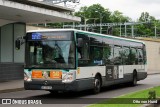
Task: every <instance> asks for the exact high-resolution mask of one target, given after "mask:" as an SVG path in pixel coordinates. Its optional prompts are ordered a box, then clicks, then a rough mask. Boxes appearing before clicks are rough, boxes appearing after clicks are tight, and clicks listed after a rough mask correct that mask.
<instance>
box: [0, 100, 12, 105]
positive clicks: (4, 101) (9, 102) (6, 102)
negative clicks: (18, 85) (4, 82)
mask: <svg viewBox="0 0 160 107" xmlns="http://www.w3.org/2000/svg"><path fill="white" fill-rule="evenodd" d="M2 104H11V99H2Z"/></svg>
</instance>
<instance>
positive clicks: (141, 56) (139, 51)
mask: <svg viewBox="0 0 160 107" xmlns="http://www.w3.org/2000/svg"><path fill="white" fill-rule="evenodd" d="M138 64H143V51H142V49H138Z"/></svg>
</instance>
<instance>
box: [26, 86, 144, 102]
mask: <svg viewBox="0 0 160 107" xmlns="http://www.w3.org/2000/svg"><path fill="white" fill-rule="evenodd" d="M141 85H143V84H138V85H137V86H135V87H138V86H141ZM124 88H131V86H128V85H126V84H120V85H112V86H107V87H103V88H101V92H100V93H99V94H103V93H106V92H110V91H113V90H114V91H115V90H117V91H118V90H119V89H124ZM95 95H96V94H94V93H93V92H92V90H85V91H80V92H60V93H55V94H51V93H48V94H43V95H37V96H32V97H28V98H34V99H76V98H83V97H85V96H95Z"/></svg>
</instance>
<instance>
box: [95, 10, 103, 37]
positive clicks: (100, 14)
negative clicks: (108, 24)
mask: <svg viewBox="0 0 160 107" xmlns="http://www.w3.org/2000/svg"><path fill="white" fill-rule="evenodd" d="M95 12H96V13H99V12H98V11H95ZM99 17H100V34H101V33H102V13H99Z"/></svg>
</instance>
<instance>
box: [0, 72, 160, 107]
mask: <svg viewBox="0 0 160 107" xmlns="http://www.w3.org/2000/svg"><path fill="white" fill-rule="evenodd" d="M158 85H159V86H160V74H157V75H149V76H148V77H147V78H146V79H145V80H141V81H139V82H138V85H137V86H135V87H129V86H127V85H126V84H124V85H114V86H110V87H105V88H103V89H102V91H101V93H99V94H97V95H93V94H92V93H91V91H90V90H88V91H83V92H77V93H60V94H57V95H52V94H50V93H49V92H47V91H18V92H10V93H2V94H0V98H29V99H42V101H46V102H49V103H54V104H45V105H34V106H35V107H44V106H45V107H50V106H52V107H57V106H58V107H82V106H87V105H89V104H92V103H96V102H98V101H101V100H104V99H106V98H114V97H117V96H120V95H124V94H127V93H131V92H135V91H138V90H143V89H147V88H151V87H154V86H158ZM0 107H22V105H0ZM23 107H33V105H23Z"/></svg>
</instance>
